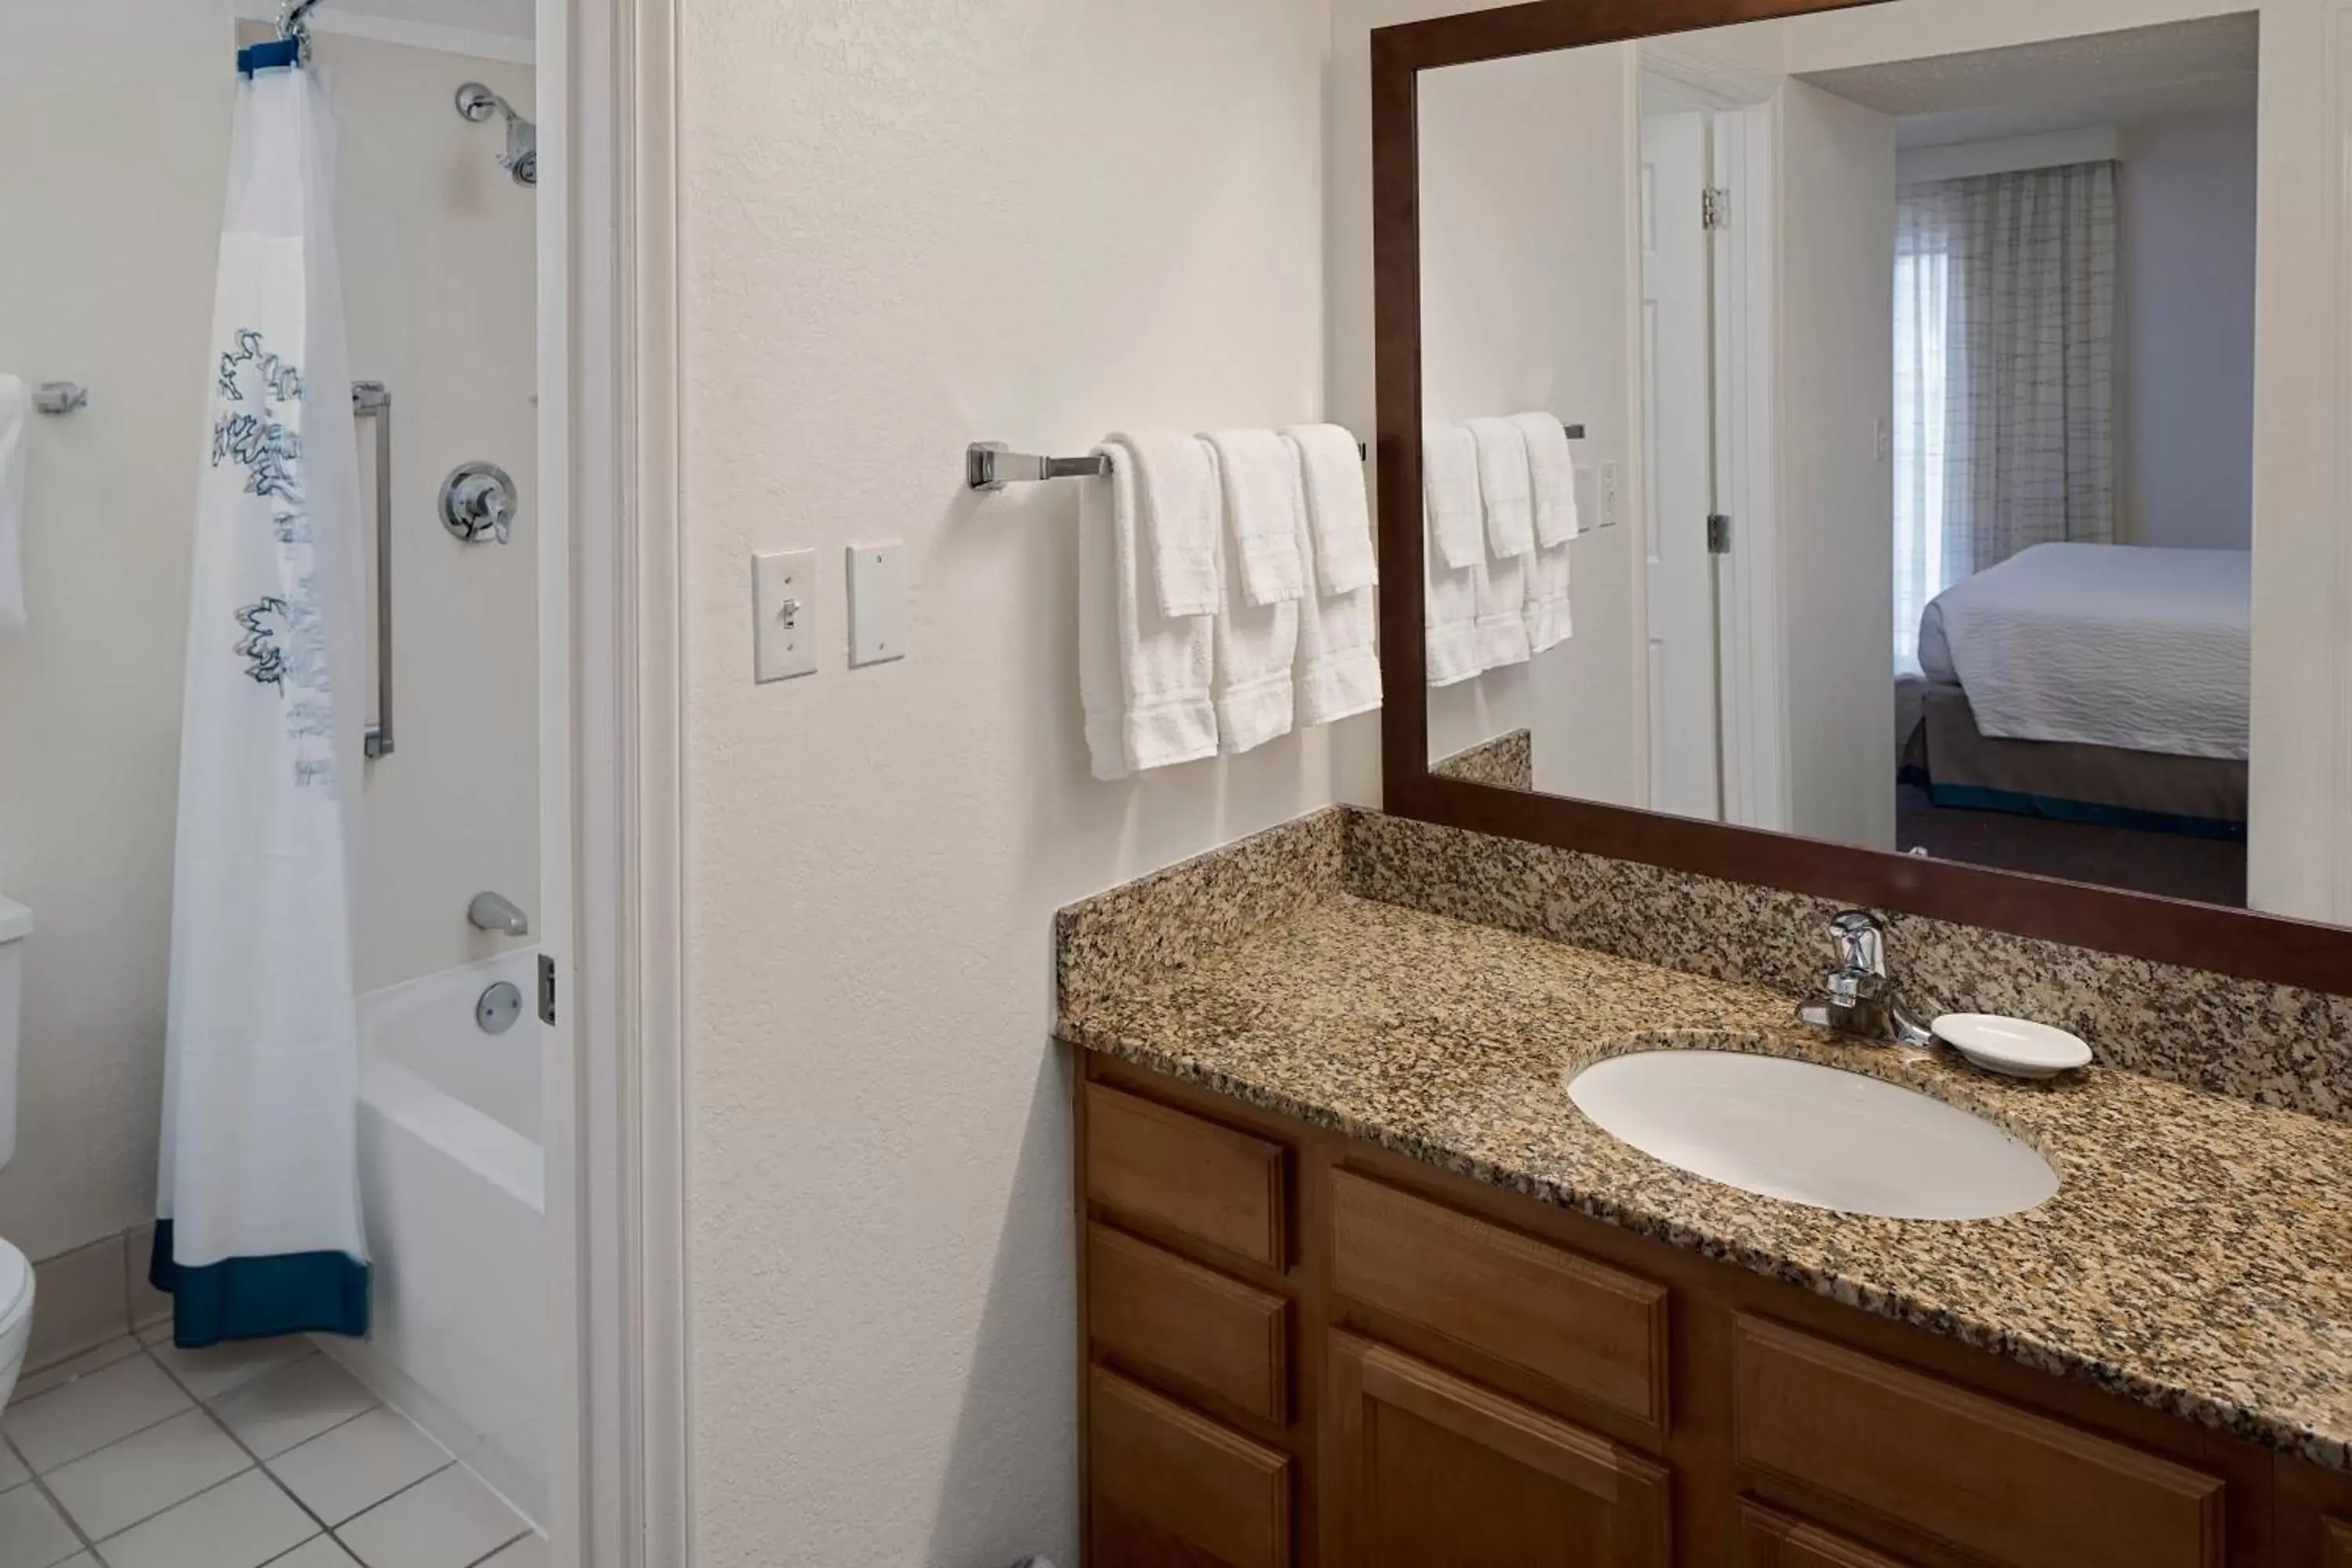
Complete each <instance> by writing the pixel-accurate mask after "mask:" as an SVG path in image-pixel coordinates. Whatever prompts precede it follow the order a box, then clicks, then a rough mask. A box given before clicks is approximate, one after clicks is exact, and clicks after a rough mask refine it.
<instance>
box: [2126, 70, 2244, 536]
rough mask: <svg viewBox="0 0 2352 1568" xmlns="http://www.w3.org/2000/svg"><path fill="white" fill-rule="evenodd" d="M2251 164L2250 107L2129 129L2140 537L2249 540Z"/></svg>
mask: <svg viewBox="0 0 2352 1568" xmlns="http://www.w3.org/2000/svg"><path fill="white" fill-rule="evenodd" d="M2255 169H2256V147H2255V135H2254V115H2253V113H2252V111H2248V112H2247V113H2244V114H2231V115H2197V116H2193V117H2184V118H2179V119H2167V120H2158V121H2148V122H2147V123H2144V124H2138V125H2133V126H2130V127H2128V128H2127V129H2126V132H2125V135H2124V142H2123V171H2122V174H2121V175H2120V177H2119V180H2118V190H2117V193H2116V195H2117V201H2118V204H2119V205H2120V207H2121V209H2122V214H2123V230H2122V247H2121V253H2120V255H2119V256H2118V257H2117V262H2118V265H2119V268H2120V270H2121V274H2122V276H2121V279H2120V283H2121V290H2120V304H2119V310H2120V314H2121V317H2122V320H2121V322H2120V327H2121V333H2120V335H2121V336H2122V338H2123V358H2122V368H2123V374H2124V385H2123V389H2122V390H2123V398H2122V403H2123V420H2124V441H2123V447H2122V451H2121V457H2122V466H2123V472H2122V474H2121V475H2120V476H2119V478H2120V479H2121V480H2122V486H2123V489H2122V496H2121V500H2122V502H2123V506H2122V514H2123V525H2124V531H2125V536H2126V538H2128V539H2129V540H2130V541H2131V542H2134V543H2136V544H2168V545H2178V546H2185V547H2188V548H2190V549H2198V550H2244V549H2246V548H2248V547H2249V546H2250V545H2251V544H2252V542H2253V533H2254V518H2253V511H2254V257H2255V247H2254V226H2255V221H2256V220H2255V213H2254V180H2255Z"/></svg>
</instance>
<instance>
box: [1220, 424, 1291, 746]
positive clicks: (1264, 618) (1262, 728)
mask: <svg viewBox="0 0 2352 1568" xmlns="http://www.w3.org/2000/svg"><path fill="white" fill-rule="evenodd" d="M1276 445H1277V446H1280V445H1281V443H1280V442H1279V441H1277V442H1276ZM1202 449H1203V450H1204V451H1208V452H1209V453H1210V456H1211V461H1212V464H1213V465H1214V464H1215V449H1214V448H1213V447H1206V446H1204V447H1202ZM1290 471H1291V474H1292V479H1291V501H1292V503H1293V504H1294V507H1295V506H1296V505H1297V504H1302V503H1299V502H1298V480H1297V468H1295V467H1294V468H1292V469H1291V470H1290ZM1221 483H1222V481H1221ZM1225 510H1226V513H1227V515H1226V518H1225V523H1224V527H1223V532H1222V534H1221V536H1220V538H1219V541H1218V543H1219V550H1218V556H1219V558H1220V564H1221V570H1222V572H1223V577H1224V584H1225V594H1224V605H1223V608H1221V609H1220V610H1219V611H1218V612H1217V616H1216V620H1215V622H1214V625H1215V626H1216V652H1217V664H1216V684H1215V693H1216V700H1217V745H1218V749H1219V750H1221V751H1223V752H1226V753H1227V754H1229V755H1232V754H1237V753H1239V752H1247V751H1254V750H1255V749H1256V748H1257V747H1259V746H1262V745H1264V744H1265V742H1268V741H1271V740H1273V739H1274V738H1275V737H1276V736H1277V735H1286V734H1288V733H1290V726H1291V722H1292V719H1293V715H1294V713H1295V700H1294V698H1293V694H1292V691H1291V667H1292V664H1293V662H1294V661H1295V660H1296V659H1297V657H1298V601H1297V600H1296V599H1289V600H1284V601H1281V602H1279V603H1276V604H1271V605H1261V604H1256V603H1255V602H1253V601H1252V600H1251V598H1250V595H1249V591H1248V587H1247V585H1246V584H1244V581H1243V572H1242V551H1241V546H1240V541H1239V539H1238V537H1237V529H1238V521H1237V520H1236V519H1235V517H1234V515H1233V513H1232V509H1231V508H1230V507H1228V508H1226V509H1225ZM1303 528H1304V524H1303V522H1300V521H1296V520H1294V521H1293V524H1292V527H1291V532H1290V552H1291V554H1292V556H1293V557H1294V558H1296V557H1297V553H1298V536H1299V533H1300V531H1302V530H1303ZM1299 592H1300V594H1301V595H1302V596H1303V595H1305V593H1306V584H1305V582H1304V581H1301V583H1300V584H1299Z"/></svg>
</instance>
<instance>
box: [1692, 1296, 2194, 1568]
mask: <svg viewBox="0 0 2352 1568" xmlns="http://www.w3.org/2000/svg"><path fill="white" fill-rule="evenodd" d="M1737 1336H1738V1370H1737V1374H1736V1375H1737V1379H1738V1405H1737V1413H1736V1415H1735V1416H1734V1425H1735V1428H1736V1434H1737V1436H1736V1444H1737V1449H1738V1458H1739V1460H1740V1462H1741V1463H1743V1464H1747V1465H1752V1466H1754V1467H1756V1468H1759V1469H1760V1470H1764V1471H1767V1472H1769V1473H1770V1474H1773V1475H1777V1476H1781V1477H1785V1478H1786V1479H1790V1480H1793V1481H1797V1482H1800V1483H1801V1484H1803V1485H1805V1486H1808V1487H1811V1488H1812V1489H1816V1490H1818V1491H1820V1492H1822V1493H1825V1494H1827V1495H1829V1496H1831V1497H1834V1498H1838V1499H1841V1500H1845V1501H1848V1502H1852V1503H1856V1504H1859V1505H1861V1506H1862V1507H1864V1508H1865V1509H1869V1510H1873V1511H1874V1512H1876V1513H1878V1514H1880V1515H1882V1516H1884V1517H1885V1518H1887V1519H1891V1520H1895V1521H1899V1522H1901V1523H1904V1524H1906V1525H1909V1526H1911V1527H1913V1528H1915V1529H1917V1530H1920V1531H1925V1532H1926V1533H1927V1534H1929V1535H1932V1536H1935V1537H1936V1538H1937V1539H1938V1540H1941V1541H1946V1542H1950V1543H1951V1544H1953V1545H1955V1546H1958V1547H1960V1548H1962V1549H1964V1550H1966V1551H1969V1552H1977V1553H1979V1554H1980V1555H1982V1556H1985V1557H1989V1558H1990V1559H1992V1560H1993V1561H1994V1562H1996V1563H2002V1564H2005V1565H2007V1568H2219V1564H2220V1563H2221V1552H2222V1546H2221V1526H2222V1506H2223V1490H2224V1489H2223V1484H2222V1482H2221V1480H2220V1479H2219V1478H2217V1477H2213V1476H2209V1475H2205V1474H2202V1473H2200V1472H2199V1471H2196V1470H2192V1469H2189V1468H2186V1467H2184V1466H2181V1465H2177V1464H2174V1463H2173V1462H2172V1461H2170V1460H2168V1459H2161V1458H2157V1457H2156V1456H2154V1455H2152V1454H2144V1453H2141V1452H2140V1451H2139V1450H2137V1449H2136V1448H2128V1447H2124V1446H2123V1445H2122V1444H2120V1443H2116V1442H2112V1441H2110V1440H2108V1439H2107V1438H2105V1437H2101V1436H2095V1435H2094V1434H2092V1433H2088V1432H2084V1431H2079V1430H2077V1429H2076V1428H2074V1427H2072V1426H2063V1425H2062V1424H2060V1423H2058V1422H2055V1421H2053V1420H2050V1419H2048V1418H2047V1417H2045V1416H2042V1415H2034V1414H2032V1413H2031V1412H2029V1411H2025V1410H2021V1409H2018V1408H2016V1407H2015V1406H2013V1405H2005V1404H2002V1403H2001V1402H2000V1401H1999V1400H1995V1399H1990V1398H1987V1397H1986V1396H1984V1395H1982V1394H1971V1393H1969V1392H1968V1391H1967V1390H1965V1389H1961V1388H1956V1387H1954V1386H1952V1385H1951V1384H1946V1383H1942V1382H1939V1381H1937V1379H1935V1378H1931V1377H1927V1376H1924V1375H1922V1374H1921V1373H1915V1372H1912V1371H1910V1370H1908V1369H1907V1368H1904V1367H1900V1366H1895V1365H1894V1364H1892V1363H1887V1362H1882V1361H1879V1360H1877V1359H1875V1358H1874V1357H1871V1356H1866V1355H1864V1354H1861V1353H1860V1352H1855V1351H1850V1350H1847V1349H1844V1348H1843V1347H1842V1346H1839V1345H1834V1344H1831V1343H1829V1342H1825V1341H1822V1340H1816V1339H1813V1338H1811V1336H1810V1335H1805V1334H1800V1333H1797V1332H1795V1331H1792V1330H1789V1329H1784V1328H1782V1327H1780V1325H1778V1324H1776V1323H1769V1322H1765V1321H1762V1320H1760V1319H1756V1318H1748V1317H1743V1318H1741V1319H1739V1320H1738V1330H1737Z"/></svg>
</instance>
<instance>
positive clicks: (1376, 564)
mask: <svg viewBox="0 0 2352 1568" xmlns="http://www.w3.org/2000/svg"><path fill="white" fill-rule="evenodd" d="M1282 434H1283V437H1284V439H1286V440H1287V441H1288V442H1289V443H1290V444H1291V445H1292V446H1293V447H1297V449H1298V466H1299V468H1300V469H1301V470H1302V471H1303V472H1304V474H1305V476H1306V479H1307V538H1308V541H1309V546H1308V547H1309V549H1310V550H1311V551H1312V552H1313V554H1314V561H1313V565H1314V567H1315V583H1316V585H1317V586H1318V588H1320V589H1321V590H1322V592H1323V593H1324V594H1326V595H1331V594H1352V593H1354V592H1355V591H1356V590H1357V589H1359V588H1370V587H1371V586H1373V585H1374V584H1377V583H1379V582H1380V580H1381V568H1380V553H1379V552H1378V551H1376V550H1374V549H1373V547H1372V506H1371V501H1370V498H1369V497H1367V496H1366V495H1365V493H1364V458H1363V454H1362V453H1361V452H1360V451H1358V450H1357V449H1356V438H1355V437H1353V436H1351V435H1349V433H1348V432H1347V431H1345V430H1342V429H1341V428H1339V426H1337V425H1293V426H1290V427H1289V428H1288V429H1286V430H1285V431H1283V433H1282ZM1308 722H1310V723H1311V722H1313V721H1312V720H1310V721H1308Z"/></svg>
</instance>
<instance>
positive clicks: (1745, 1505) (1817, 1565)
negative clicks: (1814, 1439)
mask: <svg viewBox="0 0 2352 1568" xmlns="http://www.w3.org/2000/svg"><path fill="white" fill-rule="evenodd" d="M1739 1568H1906V1564H1904V1563H1900V1562H1897V1561H1896V1560H1895V1559H1894V1558H1892V1557H1889V1556H1887V1555H1886V1554H1885V1552H1873V1551H1872V1550H1871V1549H1870V1548H1869V1547H1867V1546H1863V1545H1859V1544H1857V1543H1855V1542H1851V1541H1848V1540H1847V1539H1846V1538H1845V1537H1843V1536H1842V1535H1839V1534H1836V1533H1834V1532H1833V1531H1827V1530H1823V1529H1822V1527H1821V1526H1820V1525H1818V1524H1811V1523H1808V1522H1807V1521H1804V1520H1801V1519H1792V1518H1790V1516H1789V1515H1787V1514H1785V1513H1781V1512H1780V1511H1779V1510H1776V1509H1769V1508H1766V1507H1765V1506H1764V1505H1763V1504H1761V1503H1759V1502H1756V1501H1753V1500H1750V1499H1748V1498H1742V1499H1740V1500H1739Z"/></svg>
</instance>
